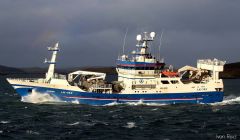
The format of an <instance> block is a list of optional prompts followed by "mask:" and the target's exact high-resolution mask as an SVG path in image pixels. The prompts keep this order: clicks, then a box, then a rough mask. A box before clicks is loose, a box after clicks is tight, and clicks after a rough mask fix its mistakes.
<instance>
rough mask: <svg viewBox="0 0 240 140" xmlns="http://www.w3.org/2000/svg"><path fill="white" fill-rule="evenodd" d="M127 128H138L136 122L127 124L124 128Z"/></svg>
mask: <svg viewBox="0 0 240 140" xmlns="http://www.w3.org/2000/svg"><path fill="white" fill-rule="evenodd" d="M123 127H125V128H134V127H137V126H136V123H135V122H127V125H125V126H123Z"/></svg>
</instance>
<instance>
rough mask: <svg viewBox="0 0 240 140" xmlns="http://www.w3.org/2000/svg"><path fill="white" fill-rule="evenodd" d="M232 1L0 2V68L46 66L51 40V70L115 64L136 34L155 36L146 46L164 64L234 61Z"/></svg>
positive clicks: (235, 10) (235, 0) (238, 47)
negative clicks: (55, 53)
mask: <svg viewBox="0 0 240 140" xmlns="http://www.w3.org/2000/svg"><path fill="white" fill-rule="evenodd" d="M239 13H240V1H239V0H34V1H33V0H1V1H0V65H6V66H11V67H46V64H43V61H44V59H45V58H50V56H51V54H50V52H48V51H47V49H46V48H47V47H49V46H52V45H54V43H56V42H59V45H60V48H61V51H60V52H59V55H58V58H57V61H58V63H57V65H58V67H62V68H69V67H86V66H115V63H116V59H117V58H118V56H119V55H121V54H122V46H123V40H124V35H125V33H126V30H127V29H128V33H127V37H126V45H125V53H126V54H128V53H130V52H131V51H132V50H134V49H135V45H136V35H137V34H139V33H141V32H144V31H147V32H152V31H154V32H156V33H157V35H158V36H157V37H156V38H155V41H154V42H153V43H152V45H151V51H152V53H153V54H155V55H158V54H159V51H158V47H159V44H160V39H159V35H160V34H161V32H162V31H163V38H162V45H161V48H160V56H161V57H162V58H164V60H165V62H166V63H167V64H171V65H174V66H176V67H181V66H184V65H193V66H195V65H196V61H197V59H207V58H211V59H213V58H218V59H221V60H225V61H227V62H228V63H232V62H239V61H240V55H239V52H240V14H239Z"/></svg>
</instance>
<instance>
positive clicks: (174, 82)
mask: <svg viewBox="0 0 240 140" xmlns="http://www.w3.org/2000/svg"><path fill="white" fill-rule="evenodd" d="M171 83H172V84H179V81H178V80H171Z"/></svg>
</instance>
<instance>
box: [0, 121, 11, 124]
mask: <svg viewBox="0 0 240 140" xmlns="http://www.w3.org/2000/svg"><path fill="white" fill-rule="evenodd" d="M0 123H1V124H7V123H10V121H0Z"/></svg>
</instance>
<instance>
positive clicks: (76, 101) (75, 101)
mask: <svg viewBox="0 0 240 140" xmlns="http://www.w3.org/2000/svg"><path fill="white" fill-rule="evenodd" d="M71 103H73V104H80V102H79V101H78V100H74V101H71Z"/></svg>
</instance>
